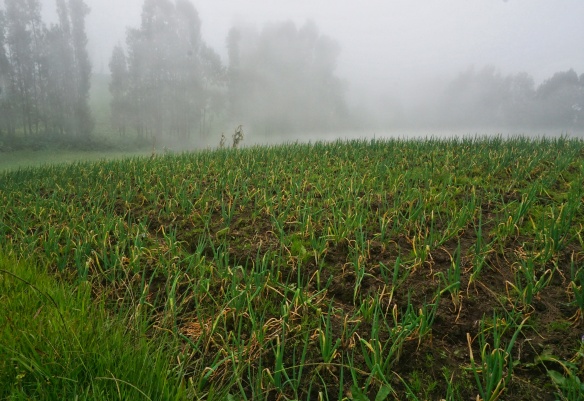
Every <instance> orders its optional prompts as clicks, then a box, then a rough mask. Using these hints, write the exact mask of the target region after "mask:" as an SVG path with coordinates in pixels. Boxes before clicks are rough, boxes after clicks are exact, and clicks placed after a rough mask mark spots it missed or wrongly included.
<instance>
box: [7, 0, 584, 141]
mask: <svg viewBox="0 0 584 401" xmlns="http://www.w3.org/2000/svg"><path fill="white" fill-rule="evenodd" d="M0 4H1V3H0ZM199 8H200V10H199ZM583 8H584V6H583V5H582V4H581V3H579V2H576V1H569V2H562V3H561V4H551V3H549V2H535V3H534V2H529V3H528V2H525V1H511V2H504V1H500V2H496V1H489V2H487V1H480V2H473V4H472V5H471V4H468V2H462V1H448V2H441V3H440V4H439V5H438V4H427V5H425V6H424V7H420V8H418V7H414V6H412V5H410V4H409V3H408V2H405V1H400V2H394V3H392V4H391V5H389V4H385V3H384V2H377V1H376V2H372V3H371V4H368V5H362V6H356V5H351V6H349V5H338V4H336V3H333V2H318V4H312V3H311V2H295V4H294V5H290V4H286V5H285V4H282V5H279V6H277V5H275V4H273V3H271V2H265V1H258V2H253V3H250V4H245V5H244V4H240V2H235V1H224V2H212V3H211V2H203V3H201V4H196V3H192V2H190V1H186V0H181V1H176V2H173V1H163V0H157V1H155V0H146V1H139V0H134V1H124V2H122V3H120V2H115V1H99V2H98V1H93V2H91V1H87V0H86V1H81V0H76V1H65V0H59V1H55V2H54V3H53V2H51V1H44V2H42V3H41V2H39V1H28V2H25V1H23V0H19V1H17V0H4V5H3V7H2V9H1V10H2V14H0V138H1V139H0V149H2V150H4V151H7V150H11V149H12V150H16V149H20V148H28V147H36V148H46V147H48V148H51V147H54V146H56V147H61V146H66V147H71V146H72V147H81V148H87V149H89V148H92V147H94V146H96V147H100V146H106V145H107V146H109V147H111V146H113V147H114V148H116V147H117V148H123V149H131V148H136V149H138V148H143V147H147V146H157V145H158V146H159V147H162V146H168V147H171V148H177V149H185V148H202V147H209V146H211V147H214V146H217V145H218V143H219V140H220V137H221V135H222V134H223V135H228V136H231V135H232V134H233V131H234V129H235V128H236V127H238V126H240V125H242V126H243V132H245V134H246V140H245V141H244V144H251V143H272V144H273V143H279V142H284V141H294V140H303V141H304V140H318V139H325V140H329V139H334V138H358V137H373V136H376V137H384V136H388V137H396V136H397V137H411V136H452V135H497V134H500V135H516V134H523V135H549V136H558V135H572V136H580V135H581V133H582V131H583V127H584V111H583V105H584V89H583V88H584V74H583V72H584V62H583V61H582V57H581V47H582V46H581V43H580V42H581V41H580V40H579V38H581V37H582V36H583V35H584V31H583V28H582V26H581V25H582V24H580V23H579V21H578V18H577V15H580V14H579V13H578V12H579V11H581V12H584V9H583Z"/></svg>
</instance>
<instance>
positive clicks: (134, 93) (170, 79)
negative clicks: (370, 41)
mask: <svg viewBox="0 0 584 401" xmlns="http://www.w3.org/2000/svg"><path fill="white" fill-rule="evenodd" d="M141 15H142V19H141V24H140V26H139V27H137V28H129V29H128V32H127V37H126V46H125V48H124V47H123V46H121V45H119V46H116V48H115V49H114V50H113V53H112V57H111V60H110V64H109V67H110V72H111V77H112V79H111V84H110V91H111V94H112V98H113V99H112V103H111V115H112V123H113V125H114V127H115V128H116V130H117V131H118V132H119V133H120V134H121V135H123V134H127V133H128V131H129V130H132V131H134V132H135V133H136V134H137V135H138V136H140V137H146V138H154V139H159V138H160V140H161V142H164V141H165V140H168V139H176V140H184V139H191V138H195V139H196V138H198V137H201V136H202V137H205V136H207V135H209V133H210V132H211V131H212V128H213V127H214V126H215V125H214V123H216V122H217V121H220V122H223V123H225V122H226V121H229V122H231V123H232V125H233V126H237V125H240V124H244V125H245V126H246V127H251V128H252V129H253V130H255V131H256V132H262V133H265V134H266V135H270V134H276V133H277V134H280V133H285V132H288V131H297V130H300V129H303V128H308V127H309V128H311V129H319V128H320V129H323V128H338V127H340V126H341V125H342V123H341V121H342V120H343V118H344V116H345V115H346V112H345V111H346V110H345V100H344V90H343V87H344V86H343V83H342V81H341V80H340V79H339V78H338V77H336V75H335V74H334V70H335V68H336V60H337V57H338V54H339V46H338V45H337V43H336V42H334V41H333V40H332V39H330V38H329V37H327V36H325V35H322V34H320V33H319V32H318V29H317V27H316V25H315V24H314V23H307V24H305V25H304V26H302V27H300V28H298V27H297V26H296V25H295V24H293V23H292V22H283V23H277V24H268V25H266V26H265V27H264V28H263V29H262V30H257V29H255V28H250V27H246V26H236V27H233V28H232V29H231V30H230V32H229V34H228V36H227V48H228V64H227V65H223V64H222V61H221V58H220V57H219V56H218V55H217V53H216V52H215V51H214V50H213V49H211V48H210V47H209V46H207V45H206V44H205V43H204V41H203V40H202V38H201V21H200V19H199V17H198V14H197V11H196V9H195V8H194V7H193V5H192V4H191V3H190V2H189V1H188V0H176V1H174V2H173V1H170V0H146V1H145V2H144V4H143V8H142V14H141Z"/></svg>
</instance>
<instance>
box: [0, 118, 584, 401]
mask: <svg viewBox="0 0 584 401" xmlns="http://www.w3.org/2000/svg"><path fill="white" fill-rule="evenodd" d="M238 128H239V132H240V133H241V138H243V132H242V131H241V127H238ZM237 132H238V130H236V134H237ZM240 141H241V139H239V141H238V142H237V144H239V143H240ZM234 144H235V134H234ZM234 147H237V146H234ZM582 182H584V142H583V141H581V140H576V139H568V138H556V139H546V138H540V139H528V138H511V139H503V138H500V137H495V138H456V139H447V140H436V139H429V140H415V141H403V140H372V141H365V140H362V141H349V142H343V141H337V142H332V143H320V142H319V143H314V144H300V143H296V144H287V145H282V146H273V147H253V148H246V149H240V150H238V151H232V150H226V149H224V150H206V151H201V152H198V153H193V154H186V153H185V154H165V155H161V156H160V157H156V158H154V159H152V160H148V159H147V158H146V159H145V158H130V159H124V160H119V161H101V162H98V163H77V164H71V165H61V166H46V167H43V168H37V169H21V170H18V171H13V172H8V173H3V174H0V202H1V203H2V205H3V207H2V208H0V246H2V247H6V248H7V249H13V250H14V252H16V253H18V254H21V255H31V257H33V258H34V260H35V261H36V263H38V264H39V265H41V266H42V267H45V268H47V269H48V270H49V271H52V272H55V273H56V274H58V275H59V276H60V277H62V278H65V279H67V278H68V279H70V280H71V282H72V283H73V284H75V283H77V285H80V286H81V285H88V286H90V287H91V289H92V290H91V291H92V294H93V297H94V298H97V299H100V300H102V302H103V304H104V306H105V308H106V309H107V310H109V311H120V313H123V315H124V316H125V324H127V326H128V331H129V332H132V331H133V330H136V327H142V328H145V332H147V333H149V335H150V336H153V337H156V335H157V333H167V334H169V335H171V337H172V339H173V341H177V342H178V343H179V344H180V347H178V350H176V348H172V347H169V349H172V350H174V351H173V352H175V354H174V355H173V356H172V358H171V359H172V360H173V361H175V366H174V367H173V368H172V369H171V370H170V371H171V372H175V373H176V375H177V376H180V379H181V380H182V383H183V386H184V391H185V393H184V394H185V397H187V398H188V397H190V398H191V399H193V398H199V399H225V398H228V399H237V400H239V399H242V400H243V399H302V400H311V399H357V400H366V399H377V400H385V399H393V400H402V399H448V400H468V399H481V400H497V399H507V400H523V399H539V398H538V397H540V396H542V395H544V396H545V397H549V398H552V399H553V398H555V399H561V400H577V399H579V398H578V397H579V396H580V395H581V394H582V390H583V388H582V381H581V378H582V377H583V373H584V351H583V349H584V348H583V347H584V346H583V342H582V339H581V336H582V335H583V334H584V317H583V315H582V312H583V311H584V289H583V288H584V273H583V272H584V240H583V238H584V206H583V201H584V188H583V186H582ZM0 297H1V295H0ZM0 299H1V298H0ZM0 313H1V312H0ZM128 346H130V345H128ZM9 348H10V347H3V348H0V355H1V356H2V357H0V361H3V360H6V361H11V362H10V364H11V366H12V367H13V368H11V369H13V370H11V371H10V372H13V373H14V375H13V377H12V379H10V380H12V383H19V382H18V380H19V379H18V377H19V376H18V375H19V374H22V372H24V371H26V372H28V371H30V369H29V365H27V364H26V360H25V359H22V358H18V356H15V355H14V354H11V353H10V352H11V351H10V349H9ZM30 352H31V353H33V354H34V352H35V351H34V350H31V351H30ZM0 363H2V362H0ZM1 368H2V366H1V365H0V371H1V370H2V369H1ZM27 369H29V370H28V371H27ZM15 372H21V373H15ZM25 374H26V377H27V378H28V377H33V378H34V377H37V378H38V376H34V375H30V374H29V373H25ZM117 379H119V380H126V381H128V382H132V380H134V379H135V378H132V377H131V376H130V377H129V378H128V377H126V378H125V377H117ZM31 380H32V379H31ZM119 383H121V381H119ZM45 385H46V384H45V383H44V382H42V381H40V380H39V381H37V382H32V381H31V382H29V385H28V387H26V388H25V389H24V390H22V391H23V392H24V393H25V394H32V393H30V392H27V391H32V390H31V389H32V388H33V387H34V386H37V387H38V388H42V387H43V386H45ZM72 385H74V384H72ZM134 385H135V386H138V384H137V383H134ZM0 391H1V390H0ZM2 397H4V393H1V392H0V398H2Z"/></svg>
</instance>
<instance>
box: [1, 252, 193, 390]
mask: <svg viewBox="0 0 584 401" xmlns="http://www.w3.org/2000/svg"><path fill="white" fill-rule="evenodd" d="M91 292H92V288H91V284H90V283H88V282H85V281H83V282H80V283H79V284H78V285H76V286H75V287H74V288H72V287H70V286H69V285H66V284H63V283H61V282H59V281H57V280H55V279H54V278H53V277H51V276H49V275H48V274H47V272H46V271H44V270H43V269H41V268H38V267H36V266H35V265H34V264H32V263H31V262H29V261H25V260H20V261H17V260H16V259H14V257H13V256H10V257H9V256H6V254H4V253H1V252H0V311H1V312H0V399H11V400H20V399H37V400H54V399H80V400H88V399H89V400H93V399H124V400H130V399H151V400H156V399H179V398H182V396H183V395H184V388H183V387H182V386H181V370H180V369H181V367H180V366H171V364H170V363H171V358H172V356H173V354H178V353H179V352H178V349H176V348H174V349H173V348H169V347H172V346H173V342H171V341H168V340H165V341H161V340H162V338H147V337H146V336H145V330H144V328H145V327H141V326H136V327H128V326H126V324H125V323H124V320H123V319H122V318H121V316H120V317H116V316H111V314H110V313H108V311H106V310H105V308H104V304H103V302H96V301H95V300H92V299H91Z"/></svg>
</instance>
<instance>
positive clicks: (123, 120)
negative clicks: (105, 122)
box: [109, 45, 129, 135]
mask: <svg viewBox="0 0 584 401" xmlns="http://www.w3.org/2000/svg"><path fill="white" fill-rule="evenodd" d="M109 68H110V74H111V81H110V84H109V90H110V93H111V95H112V100H111V103H110V109H111V122H112V125H113V127H114V128H115V129H117V130H118V132H119V133H120V135H123V134H125V133H126V124H127V120H128V115H129V107H128V102H129V98H128V84H129V82H128V78H129V77H128V62H127V60H126V54H125V53H124V49H123V48H122V46H120V45H118V46H115V47H114V50H113V53H112V58H111V60H110V63H109Z"/></svg>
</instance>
